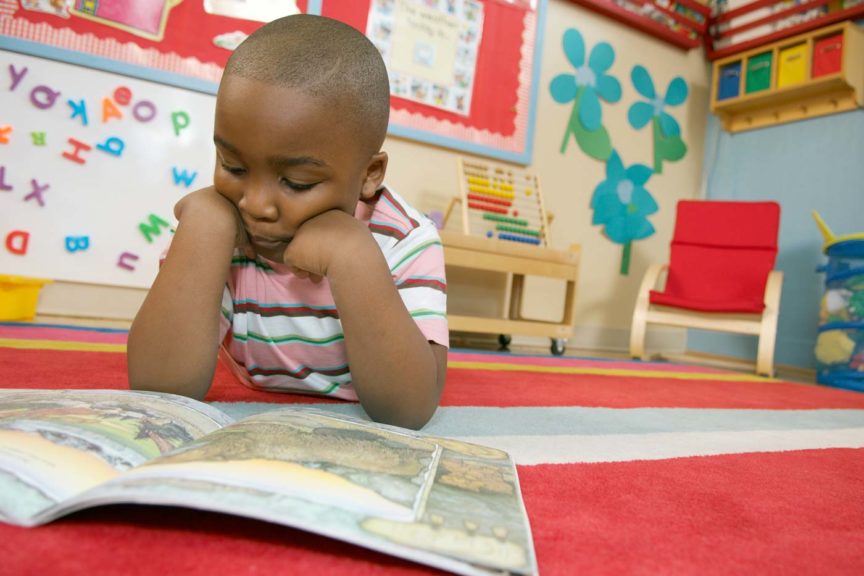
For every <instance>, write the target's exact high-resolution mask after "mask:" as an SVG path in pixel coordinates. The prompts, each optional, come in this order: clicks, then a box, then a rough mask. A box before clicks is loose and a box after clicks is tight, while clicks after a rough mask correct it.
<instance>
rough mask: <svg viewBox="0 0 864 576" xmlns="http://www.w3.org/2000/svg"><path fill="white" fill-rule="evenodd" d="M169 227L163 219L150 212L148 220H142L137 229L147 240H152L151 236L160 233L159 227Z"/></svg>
mask: <svg viewBox="0 0 864 576" xmlns="http://www.w3.org/2000/svg"><path fill="white" fill-rule="evenodd" d="M162 226H164V227H165V228H169V229H170V228H171V226H170V225H169V224H168V222H166V221H165V220H162V219H161V218H159V217H158V216H156V215H155V214H150V220H149V222H142V223H141V224H139V225H138V230H140V231H141V233H142V234H143V235H144V238H145V239H146V240H147V242H150V243H152V242H153V236H159V235H160V234H162V229H161V227H162Z"/></svg>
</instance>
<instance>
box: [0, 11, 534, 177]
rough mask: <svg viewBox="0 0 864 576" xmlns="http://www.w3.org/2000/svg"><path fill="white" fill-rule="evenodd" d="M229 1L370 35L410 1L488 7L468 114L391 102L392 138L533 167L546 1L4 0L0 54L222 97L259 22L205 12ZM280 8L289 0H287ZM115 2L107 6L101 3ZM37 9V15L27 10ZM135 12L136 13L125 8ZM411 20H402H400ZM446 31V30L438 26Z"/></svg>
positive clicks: (404, 101)
mask: <svg viewBox="0 0 864 576" xmlns="http://www.w3.org/2000/svg"><path fill="white" fill-rule="evenodd" d="M231 2H234V3H239V4H240V5H243V6H246V7H247V8H245V9H246V10H249V9H250V8H249V7H254V6H256V5H261V6H276V5H281V6H284V7H286V9H287V7H289V6H290V9H292V10H297V11H300V12H307V13H311V14H323V15H325V16H329V17H331V18H336V19H338V20H342V21H344V22H346V23H348V24H351V25H352V26H354V27H355V28H357V29H358V30H361V31H363V32H364V33H366V32H367V19H368V18H369V15H370V13H371V12H375V11H376V10H378V11H380V10H381V9H383V8H382V7H389V6H392V7H394V8H397V9H398V8H399V7H400V6H401V7H402V8H404V7H405V6H409V5H410V4H412V3H415V4H420V5H423V6H427V5H428V6H431V5H435V6H437V7H438V9H439V10H441V11H442V12H445V13H446V12H447V10H448V9H450V10H452V9H453V7H454V6H455V7H456V8H457V13H460V14H461V12H460V11H464V10H465V9H466V7H470V6H473V5H477V6H479V7H480V9H481V12H482V16H483V22H482V30H481V31H480V40H479V45H478V46H477V47H476V48H477V53H476V65H475V66H474V71H475V72H476V73H475V74H474V75H473V78H472V80H473V84H472V90H471V96H472V97H471V106H470V109H469V110H467V111H465V113H463V114H459V113H455V112H450V111H447V110H442V109H441V108H439V107H435V106H429V105H425V104H423V103H419V102H416V101H412V100H408V99H404V98H400V97H398V96H395V95H394V96H393V97H392V98H391V118H390V120H391V122H390V129H389V133H390V134H392V135H394V136H399V137H403V138H409V139H413V140H418V141H421V142H427V143H430V144H434V145H437V146H442V147H446V148H452V149H456V150H460V151H464V152H469V153H473V154H478V155H481V156H489V157H492V158H497V159H500V160H505V161H509V162H515V163H519V164H529V163H530V162H531V157H532V144H533V135H534V119H535V116H536V98H537V89H538V88H537V86H538V80H539V72H540V71H539V68H540V66H539V62H540V57H541V47H542V36H543V24H544V15H545V9H546V2H547V0H430V1H426V0H423V2H419V1H418V0H351V1H350V2H349V1H346V0H279V2H274V0H114V1H113V2H112V4H113V5H117V6H120V7H122V6H125V5H127V4H128V5H129V6H131V5H132V4H134V5H135V9H136V11H137V12H136V13H140V12H144V13H145V14H149V18H148V17H145V16H138V17H137V18H121V17H119V16H116V15H112V14H111V13H99V11H98V10H97V9H89V10H88V8H87V7H88V6H91V5H96V6H98V5H99V3H98V2H93V0H63V1H61V2H59V3H57V5H59V6H64V7H65V8H63V9H59V13H58V12H57V11H54V12H52V6H54V5H55V3H52V2H51V1H50V0H0V49H6V50H13V51H18V52H23V53H27V54H31V55H35V56H42V57H46V58H52V59H57V60H61V61H65V62H71V63H76V64H82V65H84V66H88V67H92V68H98V69H101V70H107V71H111V72H116V73H119V74H124V75H128V76H133V77H136V78H143V79H147V80H153V81H157V82H162V83H167V84H170V85H174V86H180V87H183V88H188V89H192V90H197V91H201V92H205V93H210V94H215V92H216V88H217V86H218V82H219V78H220V77H221V74H222V69H223V66H224V65H225V62H226V61H227V59H228V56H229V55H230V47H231V45H232V42H237V41H239V40H240V39H242V37H243V35H245V34H249V33H251V32H252V31H254V30H255V29H256V28H258V27H259V26H260V25H261V22H259V21H254V20H245V19H240V18H235V17H230V16H224V15H217V14H214V13H212V12H208V11H207V10H206V9H205V8H206V7H207V6H213V5H225V4H230V3H231ZM280 3H281V4H280ZM103 4H104V5H106V6H107V5H108V3H103ZM24 5H31V6H35V7H41V8H42V9H41V10H38V9H25V8H23V7H22V6H24ZM127 11H129V12H131V11H132V10H131V8H130V9H129V10H127ZM401 22H403V23H404V19H403V20H401ZM439 31H440V28H439Z"/></svg>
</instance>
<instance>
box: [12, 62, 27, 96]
mask: <svg viewBox="0 0 864 576" xmlns="http://www.w3.org/2000/svg"><path fill="white" fill-rule="evenodd" d="M9 75H10V76H12V85H11V86H10V87H9V91H10V92H12V91H13V90H15V88H17V87H18V83H19V82H21V80H23V79H24V76H26V75H27V67H26V66H25V67H24V69H23V70H21V72H18V71H17V70H15V65H14V64H9Z"/></svg>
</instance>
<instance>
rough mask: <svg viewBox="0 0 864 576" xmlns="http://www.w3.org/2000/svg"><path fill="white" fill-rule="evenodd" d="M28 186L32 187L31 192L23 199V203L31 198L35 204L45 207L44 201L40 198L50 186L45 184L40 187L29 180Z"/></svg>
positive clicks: (33, 180) (32, 180) (34, 181)
mask: <svg viewBox="0 0 864 576" xmlns="http://www.w3.org/2000/svg"><path fill="white" fill-rule="evenodd" d="M30 185H31V186H33V191H32V192H30V194H28V195H27V196H25V197H24V201H25V202H26V201H27V200H30V199H31V198H35V199H36V201H37V202H39V206H45V199H44V198H42V193H43V192H45V191H46V190H48V188H50V187H51V185H50V184H45V185H44V186H40V185H39V183H38V182H36V180H35V179H31V180H30Z"/></svg>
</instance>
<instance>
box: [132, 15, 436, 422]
mask: <svg viewBox="0 0 864 576" xmlns="http://www.w3.org/2000/svg"><path fill="white" fill-rule="evenodd" d="M389 110H390V99H389V82H388V79H387V71H386V69H385V67H384V63H383V61H382V59H381V56H380V54H379V53H378V51H377V49H376V48H375V47H374V45H373V44H372V43H371V42H370V41H369V40H368V39H367V38H366V37H365V36H363V34H361V33H360V32H358V31H356V30H355V29H353V28H351V27H350V26H347V25H345V24H342V23H340V22H337V21H335V20H331V19H328V18H324V17H318V16H310V15H296V16H288V17H285V18H281V19H279V20H275V21H273V22H270V23H269V24H266V25H265V26H263V27H261V28H260V29H258V30H257V31H256V32H254V33H253V34H252V35H251V36H249V38H248V39H246V40H245V41H244V42H243V43H242V44H241V45H240V46H239V47H238V48H237V50H236V51H235V52H234V54H232V56H231V58H230V59H229V61H228V64H227V65H226V67H225V73H224V75H223V78H222V81H221V83H220V85H219V92H218V95H217V98H216V118H215V130H214V135H213V140H214V142H215V144H216V168H215V174H214V184H213V186H211V187H208V188H204V189H202V190H198V191H196V192H193V193H191V194H189V195H187V196H186V197H184V198H183V199H182V200H180V202H178V203H177V205H176V207H175V209H174V212H175V215H176V217H177V219H178V220H179V225H178V227H177V231H176V234H175V235H174V238H173V241H172V244H171V247H170V249H169V251H168V254H167V257H166V259H165V261H164V262H163V264H162V266H161V268H160V271H159V274H158V276H157V278H156V280H155V282H154V283H153V286H152V288H151V290H150V291H149V293H148V295H147V298H146V299H145V301H144V303H143V305H142V306H141V309H140V311H139V312H138V315H137V316H136V318H135V321H134V322H133V324H132V328H131V330H130V333H129V344H128V355H129V383H130V386H131V387H132V388H134V389H139V390H158V391H163V392H173V393H177V394H184V395H187V396H192V397H196V398H203V397H204V395H205V394H206V393H207V390H208V388H209V387H210V383H211V381H212V378H213V372H214V370H215V364H216V358H217V351H218V350H219V348H220V346H221V347H222V354H221V355H222V358H224V359H225V360H226V361H227V362H228V364H229V365H230V366H231V367H232V368H233V370H234V372H235V373H236V374H237V375H238V376H239V377H240V378H241V380H242V381H244V382H245V383H246V384H248V385H249V386H252V387H255V388H257V389H266V390H279V391H291V392H303V393H312V394H323V395H328V396H331V397H337V398H345V399H354V400H359V401H360V403H361V405H362V406H363V408H364V409H365V410H366V412H367V414H368V415H369V416H370V417H371V418H372V419H373V420H376V421H381V422H385V423H390V424H395V425H398V426H404V427H408V428H420V427H422V426H423V425H424V424H425V423H426V422H427V421H428V420H429V418H430V417H431V416H432V414H433V413H434V411H435V409H436V407H437V406H438V401H439V398H440V395H441V391H442V389H443V386H444V373H445V369H446V361H447V345H448V332H447V320H446V313H445V308H446V296H445V280H444V261H443V253H442V250H441V244H440V240H439V238H438V233H437V231H436V229H435V227H434V225H433V224H432V223H431V221H430V220H429V219H427V218H425V217H423V216H422V215H421V214H420V213H419V212H417V211H416V210H414V209H413V208H411V207H409V206H408V205H407V204H406V203H405V202H404V201H403V200H402V199H400V198H399V197H398V196H397V195H396V194H394V193H393V192H391V191H389V190H388V189H386V188H384V187H383V184H382V183H383V180H384V173H385V171H386V168H387V154H386V153H385V152H383V151H381V145H382V144H383V142H384V137H385V135H386V131H387V122H388V116H389ZM349 367H350V370H349Z"/></svg>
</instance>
